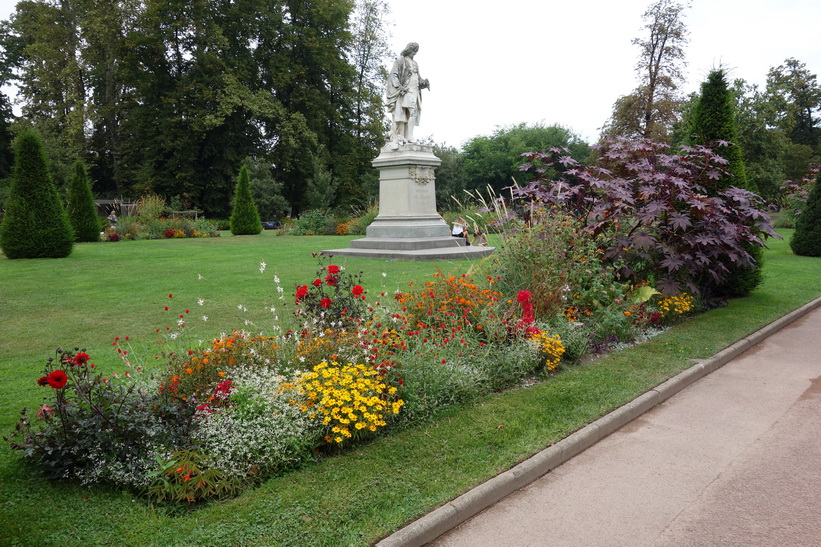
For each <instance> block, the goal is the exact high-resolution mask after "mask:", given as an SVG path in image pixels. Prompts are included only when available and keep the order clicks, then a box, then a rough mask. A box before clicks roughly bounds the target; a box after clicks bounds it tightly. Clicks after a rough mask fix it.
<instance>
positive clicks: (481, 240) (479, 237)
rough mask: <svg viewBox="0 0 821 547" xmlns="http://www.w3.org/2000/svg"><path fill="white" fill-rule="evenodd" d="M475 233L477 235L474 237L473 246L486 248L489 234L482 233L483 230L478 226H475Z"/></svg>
mask: <svg viewBox="0 0 821 547" xmlns="http://www.w3.org/2000/svg"><path fill="white" fill-rule="evenodd" d="M473 231H474V232H475V233H476V235H475V236H473V244H474V245H476V246H478V247H484V246H486V245H487V234H485V233H484V232H483V231H482V229H481V228H479V227H478V226H476V225H474V226H473Z"/></svg>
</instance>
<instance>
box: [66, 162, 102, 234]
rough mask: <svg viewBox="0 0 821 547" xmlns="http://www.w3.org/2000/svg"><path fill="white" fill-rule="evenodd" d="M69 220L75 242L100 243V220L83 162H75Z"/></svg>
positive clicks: (69, 191) (69, 199) (71, 180)
mask: <svg viewBox="0 0 821 547" xmlns="http://www.w3.org/2000/svg"><path fill="white" fill-rule="evenodd" d="M68 218H69V220H70V221H71V227H72V228H74V237H75V241H100V218H99V217H98V216H97V207H96V206H95V205H94V196H93V195H92V194H91V184H90V183H89V180H88V172H87V171H86V166H85V164H84V163H83V161H82V160H80V159H78V160H77V161H75V162H74V173H73V174H72V176H71V179H70V180H69V186H68Z"/></svg>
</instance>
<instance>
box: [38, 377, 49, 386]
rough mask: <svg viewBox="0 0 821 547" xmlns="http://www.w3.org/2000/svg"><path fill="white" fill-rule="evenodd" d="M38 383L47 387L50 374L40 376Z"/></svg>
mask: <svg viewBox="0 0 821 547" xmlns="http://www.w3.org/2000/svg"><path fill="white" fill-rule="evenodd" d="M37 385H38V386H41V387H46V386H47V385H48V376H40V379H39V380H37Z"/></svg>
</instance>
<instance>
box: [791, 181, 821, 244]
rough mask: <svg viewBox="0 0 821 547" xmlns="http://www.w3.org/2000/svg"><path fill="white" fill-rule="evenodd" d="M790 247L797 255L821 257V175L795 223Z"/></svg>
mask: <svg viewBox="0 0 821 547" xmlns="http://www.w3.org/2000/svg"><path fill="white" fill-rule="evenodd" d="M790 247H791V248H792V252H794V253H795V254H797V255H801V256H821V175H819V177H818V178H817V179H816V181H815V184H813V188H812V190H810V195H809V197H808V198H807V203H806V205H805V206H804V209H803V210H802V211H801V214H800V215H799V216H798V218H797V219H796V221H795V232H794V233H793V235H792V239H790Z"/></svg>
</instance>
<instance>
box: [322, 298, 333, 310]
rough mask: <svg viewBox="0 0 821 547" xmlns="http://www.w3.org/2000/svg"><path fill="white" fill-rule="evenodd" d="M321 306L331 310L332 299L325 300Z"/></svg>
mask: <svg viewBox="0 0 821 547" xmlns="http://www.w3.org/2000/svg"><path fill="white" fill-rule="evenodd" d="M319 305H320V306H322V307H323V308H330V307H331V299H330V298H323V299H322V300H320V301H319Z"/></svg>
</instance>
